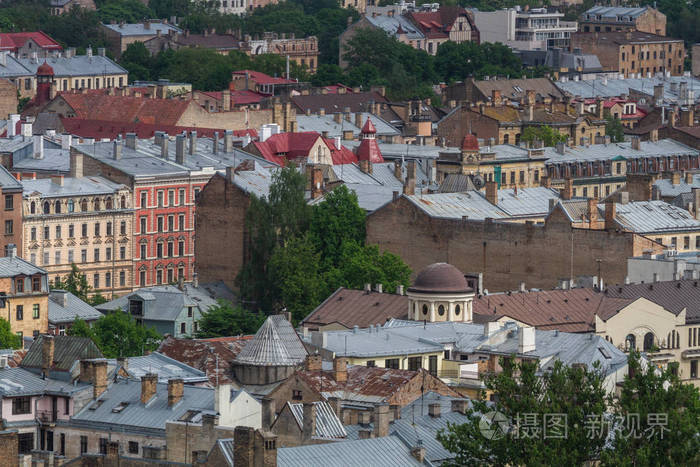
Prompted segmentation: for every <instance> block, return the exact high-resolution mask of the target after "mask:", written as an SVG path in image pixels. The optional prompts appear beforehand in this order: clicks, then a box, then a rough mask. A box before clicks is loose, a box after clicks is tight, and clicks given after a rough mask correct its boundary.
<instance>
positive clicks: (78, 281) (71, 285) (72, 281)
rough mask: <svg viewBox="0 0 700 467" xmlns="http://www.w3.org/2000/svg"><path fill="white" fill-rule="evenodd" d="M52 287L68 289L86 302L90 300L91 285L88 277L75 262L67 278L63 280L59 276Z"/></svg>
mask: <svg viewBox="0 0 700 467" xmlns="http://www.w3.org/2000/svg"><path fill="white" fill-rule="evenodd" d="M52 288H53V289H59V290H65V291H68V292H70V293H72V294H73V295H75V296H76V297H78V298H79V299H81V300H82V301H84V302H89V301H90V298H89V297H88V294H89V293H90V286H89V285H88V281H87V278H86V277H85V274H83V273H82V272H80V269H78V266H76V264H75V263H71V265H70V273H68V275H67V276H66V277H65V279H62V280H61V279H59V278H58V277H57V278H56V279H55V280H54V282H53V286H52Z"/></svg>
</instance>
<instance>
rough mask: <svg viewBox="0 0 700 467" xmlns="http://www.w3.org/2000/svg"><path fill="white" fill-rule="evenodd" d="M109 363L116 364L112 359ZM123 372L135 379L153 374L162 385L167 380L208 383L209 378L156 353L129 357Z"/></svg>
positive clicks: (198, 371) (194, 369)
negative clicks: (178, 379)
mask: <svg viewBox="0 0 700 467" xmlns="http://www.w3.org/2000/svg"><path fill="white" fill-rule="evenodd" d="M109 362H110V363H111V364H113V365H116V364H117V361H116V360H114V359H113V360H109ZM124 370H125V371H126V372H127V373H129V376H131V377H133V378H135V379H141V377H142V376H144V375H146V374H148V373H155V374H157V375H158V381H160V382H162V383H167V382H168V380H169V379H173V378H181V379H182V380H183V381H184V382H185V383H200V382H207V381H209V378H207V375H206V373H204V372H203V371H200V370H198V369H196V368H193V367H191V366H189V365H186V364H184V363H182V362H178V361H177V360H174V359H172V358H170V357H168V356H166V355H163V354H162V353H158V352H153V353H151V354H150V355H143V356H140V357H129V358H128V359H127V366H126V368H125V369H124Z"/></svg>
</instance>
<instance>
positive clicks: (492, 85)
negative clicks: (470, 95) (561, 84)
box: [474, 78, 564, 100]
mask: <svg viewBox="0 0 700 467" xmlns="http://www.w3.org/2000/svg"><path fill="white" fill-rule="evenodd" d="M474 87H476V88H477V89H478V90H479V91H480V92H481V93H482V94H483V95H484V96H486V97H491V93H492V92H493V91H494V90H496V91H500V92H501V96H502V97H507V98H508V99H511V100H520V99H521V98H524V97H525V93H526V92H527V91H529V90H532V91H535V95H537V94H539V95H540V96H542V97H545V96H552V97H557V98H559V99H562V98H563V97H564V94H563V93H562V92H561V91H560V90H559V88H557V86H556V85H555V84H554V83H553V82H552V81H551V80H550V79H548V78H527V79H490V80H483V81H474Z"/></svg>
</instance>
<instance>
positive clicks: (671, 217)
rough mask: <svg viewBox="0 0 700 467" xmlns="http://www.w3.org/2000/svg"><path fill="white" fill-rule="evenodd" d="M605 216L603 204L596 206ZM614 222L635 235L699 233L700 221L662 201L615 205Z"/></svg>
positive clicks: (683, 210)
mask: <svg viewBox="0 0 700 467" xmlns="http://www.w3.org/2000/svg"><path fill="white" fill-rule="evenodd" d="M598 208H599V210H602V214H601V216H604V215H605V204H599V205H598ZM615 221H616V222H617V223H618V224H620V225H621V226H622V227H624V228H625V229H628V230H631V231H632V232H637V233H647V234H660V233H666V232H677V231H692V232H696V231H700V221H698V220H696V219H695V218H694V217H693V216H691V215H690V213H689V212H688V211H686V210H685V209H682V208H679V207H677V206H673V205H671V204H668V203H666V202H664V201H631V202H629V203H626V204H621V203H615Z"/></svg>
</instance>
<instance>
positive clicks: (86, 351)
mask: <svg viewBox="0 0 700 467" xmlns="http://www.w3.org/2000/svg"><path fill="white" fill-rule="evenodd" d="M50 338H51V337H47V336H45V335H40V336H39V337H37V338H36V339H34V342H32V345H31V347H29V350H28V351H27V355H25V356H24V358H23V359H22V363H21V366H22V368H32V369H41V367H42V346H43V342H44V339H50ZM53 341H54V353H53V355H54V357H53V365H52V366H51V368H50V370H51V371H64V372H65V371H71V370H72V369H73V367H74V366H75V365H76V364H79V361H80V360H85V359H91V358H103V357H104V356H103V355H102V352H100V349H99V348H97V346H96V345H95V343H94V342H92V340H90V338H88V337H78V336H54V337H53Z"/></svg>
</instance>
